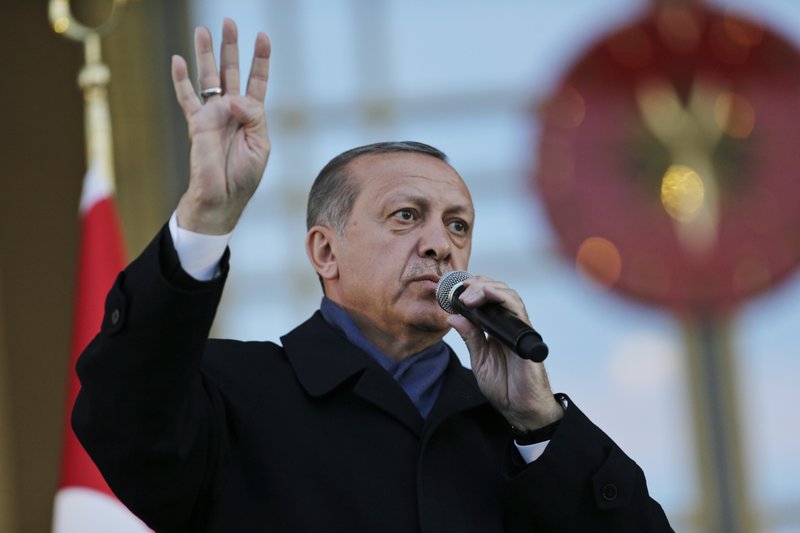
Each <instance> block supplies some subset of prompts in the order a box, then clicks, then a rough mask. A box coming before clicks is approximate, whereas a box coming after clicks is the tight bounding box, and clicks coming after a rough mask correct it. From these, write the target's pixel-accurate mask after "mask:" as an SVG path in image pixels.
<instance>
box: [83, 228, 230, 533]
mask: <svg viewBox="0 0 800 533" xmlns="http://www.w3.org/2000/svg"><path fill="white" fill-rule="evenodd" d="M227 257H228V252H227V251H226V254H225V257H223V261H222V263H221V270H222V275H221V276H220V277H218V278H217V279H215V280H212V281H210V282H206V283H202V282H197V281H195V280H193V279H192V278H191V277H190V276H188V275H187V274H186V273H185V272H183V271H182V270H181V269H180V266H179V262H178V259H177V254H176V253H175V251H174V248H173V246H172V241H171V238H170V236H169V232H168V231H167V229H166V227H165V228H164V229H162V231H161V232H160V233H159V235H158V236H157V237H156V238H155V239H154V240H153V241H152V242H151V243H150V245H149V246H148V247H147V248H146V249H145V251H144V252H143V253H142V255H140V256H139V257H138V258H137V259H136V260H135V261H133V262H132V263H131V264H130V265H129V266H128V267H127V268H126V269H125V270H124V271H123V272H121V273H120V274H119V276H118V277H117V279H116V281H115V283H114V286H113V287H112V288H111V290H110V292H109V293H108V296H107V298H106V303H105V316H104V318H103V323H102V328H101V331H100V333H99V334H98V335H97V336H96V337H95V338H94V340H93V341H92V342H91V343H90V344H89V346H88V347H87V348H86V349H85V350H84V352H83V353H82V354H81V357H80V358H79V360H78V363H77V367H76V370H77V373H78V377H79V379H80V382H81V390H80V393H79V395H78V398H77V400H76V402H75V406H74V408H73V412H72V426H73V429H74V431H75V434H76V435H77V437H78V439H79V440H80V442H81V443H82V444H83V446H84V447H85V448H86V450H87V452H88V453H89V455H90V457H91V458H92V459H93V461H94V462H95V463H96V464H97V466H98V468H99V469H100V472H101V473H102V474H103V476H104V477H105V479H106V481H107V482H108V484H109V486H110V487H111V489H112V490H113V491H114V493H115V494H116V495H117V496H118V497H119V499H120V500H121V501H122V502H123V503H125V504H126V505H127V506H128V507H129V508H130V509H131V510H132V511H133V512H134V513H135V514H136V515H137V516H139V517H140V518H141V519H142V520H144V522H145V523H146V524H148V526H150V527H151V528H153V529H155V530H156V531H184V530H190V529H192V524H191V522H190V521H191V519H192V517H196V516H197V515H198V513H197V512H196V510H197V509H202V507H203V498H204V493H205V491H204V487H207V486H208V485H209V483H210V482H211V480H210V479H209V477H210V476H211V475H212V474H211V473H212V472H213V471H214V469H213V463H214V461H215V458H216V448H217V446H218V443H217V442H216V437H215V435H216V432H215V431H214V426H215V425H218V424H221V423H222V424H224V409H222V407H221V405H222V402H221V399H220V398H219V397H218V392H217V391H216V390H215V389H214V388H213V387H210V386H208V384H207V383H206V381H205V380H204V379H203V376H202V373H201V371H200V362H201V358H202V354H203V351H204V348H205V344H206V342H207V339H208V333H209V330H210V328H211V324H212V321H213V318H214V315H215V312H216V308H217V304H218V302H219V299H220V296H221V293H222V287H223V284H224V280H225V277H226V275H227Z"/></svg>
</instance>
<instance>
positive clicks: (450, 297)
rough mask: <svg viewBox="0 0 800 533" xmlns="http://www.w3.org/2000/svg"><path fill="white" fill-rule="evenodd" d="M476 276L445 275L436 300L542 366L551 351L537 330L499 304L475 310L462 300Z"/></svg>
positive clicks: (451, 272)
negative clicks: (468, 285) (460, 297)
mask: <svg viewBox="0 0 800 533" xmlns="http://www.w3.org/2000/svg"><path fill="white" fill-rule="evenodd" d="M471 277H472V274H470V273H469V272H464V271H463V270H452V271H450V272H448V273H447V274H445V275H444V276H442V278H441V279H440V280H439V283H438V284H437V285H436V300H437V301H438V302H439V305H440V306H441V307H442V309H444V310H445V311H447V312H448V313H450V314H454V313H455V314H459V315H462V316H464V317H466V318H468V319H469V320H470V322H472V323H473V324H475V325H477V326H478V327H480V328H481V329H482V330H483V331H485V332H486V333H488V334H489V335H491V336H492V337H494V338H496V339H497V340H499V341H500V342H502V343H503V344H505V345H506V346H508V347H509V348H511V349H512V350H514V353H516V354H517V355H519V356H520V357H522V358H523V359H530V360H531V361H534V362H536V363H541V362H542V361H544V360H545V358H546V357H547V354H548V352H549V350H548V348H547V345H546V344H545V343H544V341H543V340H542V336H541V335H539V334H538V333H537V332H536V330H534V329H533V328H532V327H530V326H529V325H527V324H526V323H525V322H523V321H522V320H520V319H519V318H517V317H516V316H514V314H512V313H511V312H510V311H509V310H508V309H505V308H504V307H503V306H501V305H500V304H498V303H494V302H488V303H485V304H483V305H482V306H480V307H477V308H475V309H471V308H469V307H467V306H465V305H464V304H463V303H461V300H459V299H458V297H459V296H460V295H461V293H462V292H464V290H465V289H466V287H465V286H464V280H466V279H468V278H471Z"/></svg>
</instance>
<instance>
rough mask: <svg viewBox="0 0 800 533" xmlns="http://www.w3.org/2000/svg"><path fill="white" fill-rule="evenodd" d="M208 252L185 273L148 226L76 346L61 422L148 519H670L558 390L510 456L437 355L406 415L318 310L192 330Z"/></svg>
mask: <svg viewBox="0 0 800 533" xmlns="http://www.w3.org/2000/svg"><path fill="white" fill-rule="evenodd" d="M223 265H224V267H223V276H221V277H220V278H219V279H217V280H214V281H212V282H208V283H199V282H195V281H193V280H191V279H189V278H188V276H186V274H185V273H183V272H182V271H181V270H180V268H179V266H178V262H177V258H176V257H175V253H174V250H173V249H172V244H171V241H170V238H169V233H168V232H167V231H162V233H161V234H160V235H159V237H158V238H157V239H156V240H155V241H153V243H151V245H150V246H149V247H148V248H147V249H146V250H145V252H144V253H143V254H142V256H140V257H139V258H138V259H137V260H136V261H134V262H133V263H132V264H131V265H130V266H129V267H128V268H127V269H126V270H125V271H124V272H122V273H121V274H120V276H119V277H118V279H117V281H116V283H115V285H114V287H113V288H112V289H111V291H110V293H109V295H108V298H107V301H106V316H105V319H104V322H103V328H102V331H101V333H100V334H99V335H98V336H97V337H96V338H95V339H94V341H93V342H92V343H91V344H90V345H89V347H88V348H87V349H86V350H85V352H84V353H83V355H82V356H81V359H80V361H79V362H78V374H79V377H80V380H81V384H82V389H81V392H80V395H79V397H78V400H77V402H76V404H75V408H74V411H73V419H72V420H73V427H74V429H75V432H76V434H77V435H78V437H79V439H80V441H81V442H82V443H83V445H84V446H85V447H86V449H87V450H88V452H89V454H90V455H91V457H92V458H93V459H94V461H95V462H96V463H97V465H98V466H99V468H100V470H101V472H102V473H103V475H104V476H105V478H106V480H107V481H108V483H109V485H110V486H111V488H112V489H113V490H114V492H115V493H116V494H117V495H118V497H119V498H120V500H121V501H122V502H123V503H125V504H126V505H127V506H128V507H129V508H130V509H131V510H132V511H133V512H134V513H136V514H137V515H138V516H139V517H141V518H142V519H143V520H144V521H145V522H146V523H147V524H148V525H149V526H150V527H152V528H153V529H155V530H156V531H159V532H161V531H164V532H168V531H170V532H171V531H226V532H236V531H243V532H249V531H275V532H295V531H296V532H322V531H333V532H338V531H342V532H381V533H383V532H414V531H425V532H459V533H461V532H476V533H489V532H492V531H526V532H536V531H565V532H566V531H576V532H578V531H580V532H586V531H614V532H629V531H670V528H669V524H668V523H667V520H666V517H665V516H664V514H663V511H662V510H661V507H660V506H659V505H658V504H657V503H656V502H655V501H653V500H652V499H651V498H650V497H649V495H648V493H647V487H646V483H645V478H644V475H643V473H642V471H641V469H640V468H639V467H638V466H637V465H636V464H635V463H634V462H633V461H632V460H631V459H629V458H628V457H627V456H626V455H625V454H624V453H623V452H622V451H621V450H620V449H619V448H618V447H617V446H616V445H615V444H614V443H613V442H612V441H611V439H609V438H608V437H607V436H606V435H605V434H604V433H603V432H602V431H600V430H599V429H598V428H597V427H595V426H594V425H593V424H592V423H591V422H590V421H589V420H588V419H587V418H586V417H585V416H584V415H583V414H582V413H581V412H580V410H579V409H578V408H577V407H576V406H575V405H574V404H572V405H570V407H569V408H568V409H567V412H566V414H565V416H564V418H563V419H562V421H561V423H560V425H559V427H558V429H557V431H556V433H555V434H554V435H553V437H552V440H551V442H550V444H549V445H548V447H547V449H546V451H545V453H544V454H543V455H542V456H541V457H540V458H539V459H538V460H536V461H535V462H534V463H532V464H530V465H524V464H523V462H522V460H521V458H520V457H519V454H518V452H517V451H516V449H515V448H514V446H513V442H512V439H511V433H510V428H509V425H508V423H507V422H506V421H505V420H504V419H503V417H502V416H501V415H500V414H499V413H498V412H497V411H495V410H494V409H493V408H492V407H491V405H490V404H489V403H488V402H487V401H486V399H485V398H484V397H483V396H482V394H481V393H480V391H479V390H478V387H477V385H476V382H475V378H474V377H473V375H472V373H471V372H470V371H469V370H467V369H464V368H463V367H462V366H461V365H460V364H459V362H458V359H457V358H456V357H455V355H452V354H451V361H450V364H449V366H448V368H447V371H446V376H445V381H444V385H443V387H442V390H441V394H440V397H439V399H438V401H437V402H436V404H435V406H434V408H433V410H432V412H431V414H430V416H429V417H428V419H427V420H423V419H422V418H421V416H420V414H419V412H418V411H417V409H416V408H415V406H414V405H413V403H412V402H411V400H410V399H409V398H408V397H407V396H406V394H405V392H404V391H403V390H402V388H400V386H399V385H398V384H397V383H396V382H395V381H394V380H393V379H392V377H391V376H390V375H389V374H388V373H387V372H386V371H385V370H383V369H382V368H381V367H380V366H379V365H377V364H376V363H375V362H374V361H373V360H372V359H371V358H370V357H369V356H368V355H367V354H365V353H364V352H362V351H361V350H360V349H358V348H357V347H355V346H353V345H352V344H350V343H349V342H348V341H347V340H346V339H345V338H344V337H342V336H341V335H339V334H338V333H337V332H336V331H335V330H333V329H332V328H331V327H330V326H329V325H328V324H327V323H326V322H325V321H324V320H323V319H322V317H321V316H320V314H319V313H316V314H315V315H314V316H313V317H311V319H309V320H308V321H307V322H305V323H303V324H302V325H300V326H299V327H298V328H296V329H295V330H294V331H292V332H291V333H289V334H288V335H286V336H284V337H282V339H281V341H282V344H283V347H281V346H278V345H276V344H273V343H268V342H238V341H231V340H208V339H207V337H208V332H209V329H210V326H211V322H212V320H213V317H214V314H215V312H216V307H217V304H218V301H219V297H220V295H221V292H222V287H223V284H224V278H225V274H226V273H227V256H226V258H224V260H223Z"/></svg>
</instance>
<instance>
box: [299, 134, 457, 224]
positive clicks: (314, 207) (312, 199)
mask: <svg viewBox="0 0 800 533" xmlns="http://www.w3.org/2000/svg"><path fill="white" fill-rule="evenodd" d="M398 152H405V153H414V154H425V155H429V156H432V157H435V158H437V159H440V160H442V161H445V162H447V156H446V155H445V153H444V152H442V151H441V150H438V149H437V148H434V147H433V146H429V145H427V144H423V143H420V142H415V141H390V142H379V143H374V144H367V145H365V146H359V147H357V148H353V149H350V150H347V151H346V152H342V153H341V154H339V155H337V156H336V157H334V158H333V159H331V160H330V161H329V162H328V164H327V165H325V167H323V169H322V170H320V172H319V174H318V175H317V178H316V179H315V180H314V184H313V185H312V186H311V191H310V192H309V193H308V208H307V210H306V228H307V229H311V228H312V227H313V226H316V225H318V224H327V225H329V226H331V227H332V228H333V229H334V230H336V232H337V233H339V234H342V233H344V229H345V227H346V226H347V220H348V219H349V218H350V212H351V211H352V209H353V204H354V203H355V201H356V197H357V196H358V193H359V189H358V186H357V184H356V183H355V182H354V181H353V180H352V179H350V174H349V172H348V171H347V165H348V163H350V162H351V161H353V160H354V159H356V158H358V157H361V156H364V155H375V154H392V153H398Z"/></svg>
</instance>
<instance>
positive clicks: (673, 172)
mask: <svg viewBox="0 0 800 533" xmlns="http://www.w3.org/2000/svg"><path fill="white" fill-rule="evenodd" d="M704 199H705V187H704V186H703V180H702V179H700V176H698V175H697V172H695V171H694V170H693V169H691V168H689V167H687V166H685V165H670V167H669V168H668V169H667V171H666V172H665V173H664V177H663V179H662V181H661V204H662V205H663V206H664V209H666V210H667V213H669V215H670V216H671V217H672V218H674V219H675V220H678V221H680V222H689V221H691V220H692V219H694V217H695V216H696V215H697V213H698V212H699V211H700V208H702V207H703V200H704Z"/></svg>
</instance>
